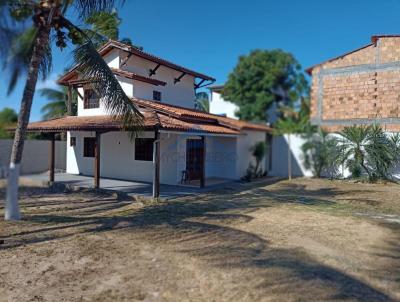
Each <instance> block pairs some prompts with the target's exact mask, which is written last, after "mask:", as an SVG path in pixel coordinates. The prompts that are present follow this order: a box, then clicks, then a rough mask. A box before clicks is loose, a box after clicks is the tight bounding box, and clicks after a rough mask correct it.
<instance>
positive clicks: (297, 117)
mask: <svg viewBox="0 0 400 302" xmlns="http://www.w3.org/2000/svg"><path fill="white" fill-rule="evenodd" d="M281 112H282V116H281V118H279V119H278V120H277V121H276V123H275V124H274V127H273V128H274V129H273V134H274V135H284V134H304V133H306V134H307V133H314V132H315V131H316V127H315V126H312V125H311V124H310V118H309V117H310V99H309V98H302V99H301V102H300V108H299V110H298V111H296V110H294V109H293V108H292V107H289V106H286V107H283V108H281Z"/></svg>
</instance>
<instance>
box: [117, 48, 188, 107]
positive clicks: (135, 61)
mask: <svg viewBox="0 0 400 302" xmlns="http://www.w3.org/2000/svg"><path fill="white" fill-rule="evenodd" d="M126 56H127V54H126V53H125V52H122V51H121V60H123V59H124V58H125V57H126ZM156 66H157V63H154V62H150V61H147V60H145V59H142V58H140V57H138V56H134V55H132V56H131V57H130V58H129V60H128V62H127V65H126V66H124V67H123V69H124V70H127V71H130V72H134V73H136V74H139V75H142V76H145V77H148V76H149V70H150V69H153V68H155V67H156ZM181 74H182V72H180V71H176V70H174V69H171V68H168V67H165V66H160V67H159V68H158V69H157V71H156V74H155V75H153V76H152V78H153V79H156V80H160V81H163V82H166V83H167V84H166V85H165V86H154V85H151V84H147V83H143V82H139V81H133V95H134V96H135V97H138V98H143V99H147V100H152V99H153V90H156V91H160V92H161V95H162V101H161V102H163V103H168V104H172V105H178V106H183V107H187V108H194V100H195V91H194V81H195V78H194V77H193V76H191V75H185V76H184V77H183V78H182V79H181V80H180V82H178V83H176V84H175V83H174V79H175V78H178V77H179V76H180V75H181Z"/></svg>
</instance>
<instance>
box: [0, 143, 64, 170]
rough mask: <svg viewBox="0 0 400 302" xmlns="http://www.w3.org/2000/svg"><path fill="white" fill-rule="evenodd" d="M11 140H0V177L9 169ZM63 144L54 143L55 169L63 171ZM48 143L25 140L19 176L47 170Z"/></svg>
mask: <svg viewBox="0 0 400 302" xmlns="http://www.w3.org/2000/svg"><path fill="white" fill-rule="evenodd" d="M12 145H13V140H11V139H1V140H0V169H1V171H2V173H0V174H1V175H0V177H2V176H3V177H5V173H4V171H5V170H6V169H7V168H8V167H9V163H10V156H11V149H12ZM65 150H66V147H65V142H64V141H56V142H55V168H56V169H59V170H65V158H66V154H65ZM49 158H50V141H47V140H26V141H25V144H24V152H23V154H22V163H21V174H25V175H26V174H35V173H41V172H45V171H47V170H48V169H49Z"/></svg>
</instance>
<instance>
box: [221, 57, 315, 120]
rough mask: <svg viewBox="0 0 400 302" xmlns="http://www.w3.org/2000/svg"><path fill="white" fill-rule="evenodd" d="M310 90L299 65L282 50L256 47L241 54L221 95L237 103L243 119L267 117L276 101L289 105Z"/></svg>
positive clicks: (239, 113)
mask: <svg viewBox="0 0 400 302" xmlns="http://www.w3.org/2000/svg"><path fill="white" fill-rule="evenodd" d="M307 91H308V84H307V81H306V80H305V77H304V75H303V73H302V71H301V66H300V64H299V63H298V62H297V61H296V59H295V58H294V57H293V56H292V55H291V54H289V53H286V52H284V51H282V50H254V51H252V52H251V53H250V54H249V55H248V56H241V57H240V58H239V62H238V64H237V65H236V67H235V68H234V70H233V71H232V72H231V74H230V75H229V77H228V81H227V82H226V84H225V86H224V89H223V91H222V95H223V97H224V98H225V99H227V100H230V101H231V102H233V103H235V104H236V105H237V106H238V107H239V110H238V112H237V115H238V117H239V118H240V119H243V120H248V121H262V122H265V121H266V120H267V110H268V109H269V108H270V106H271V105H272V104H273V103H274V102H275V103H278V104H279V105H284V106H290V105H292V104H293V103H294V102H296V101H297V100H299V99H300V97H301V96H303V95H305V94H306V93H307Z"/></svg>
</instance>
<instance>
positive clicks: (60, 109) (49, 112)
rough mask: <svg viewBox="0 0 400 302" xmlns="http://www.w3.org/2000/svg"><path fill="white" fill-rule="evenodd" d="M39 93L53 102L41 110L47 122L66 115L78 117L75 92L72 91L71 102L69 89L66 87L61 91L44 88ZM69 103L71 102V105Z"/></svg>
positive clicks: (61, 88)
mask: <svg viewBox="0 0 400 302" xmlns="http://www.w3.org/2000/svg"><path fill="white" fill-rule="evenodd" d="M39 92H40V95H41V96H42V97H45V98H47V99H48V100H51V101H50V102H48V103H47V104H45V105H44V106H43V107H42V109H41V112H42V113H43V118H44V119H45V120H48V119H52V118H57V117H62V116H64V115H66V114H67V115H76V112H77V95H76V92H75V91H72V97H71V100H70V98H69V97H68V88H67V87H65V86H62V87H60V89H54V88H43V89H40V90H39ZM69 102H71V104H69ZM68 108H70V109H68ZM68 111H69V112H68Z"/></svg>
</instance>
